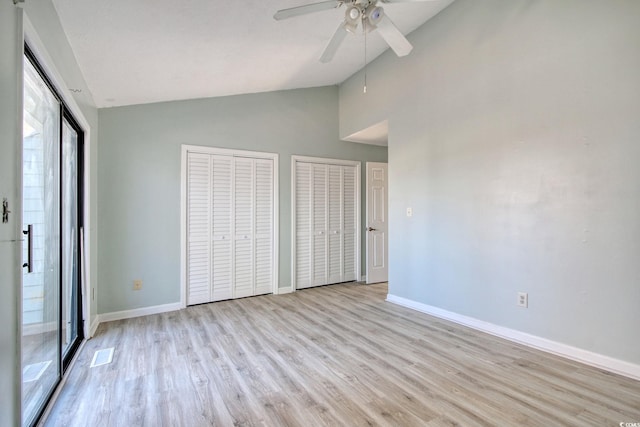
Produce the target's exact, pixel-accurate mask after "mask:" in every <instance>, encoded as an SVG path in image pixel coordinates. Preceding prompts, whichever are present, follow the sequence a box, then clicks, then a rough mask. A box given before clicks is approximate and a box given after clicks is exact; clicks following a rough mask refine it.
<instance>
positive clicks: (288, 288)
mask: <svg viewBox="0 0 640 427" xmlns="http://www.w3.org/2000/svg"><path fill="white" fill-rule="evenodd" d="M291 292H293V287H292V286H291V285H289V286H285V287H282V288H278V295H284V294H290V293H291Z"/></svg>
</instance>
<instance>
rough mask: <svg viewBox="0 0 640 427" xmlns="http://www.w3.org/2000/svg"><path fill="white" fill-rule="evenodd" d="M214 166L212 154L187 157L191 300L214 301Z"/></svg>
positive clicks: (189, 155)
mask: <svg viewBox="0 0 640 427" xmlns="http://www.w3.org/2000/svg"><path fill="white" fill-rule="evenodd" d="M211 163H212V158H211V155H209V154H198V153H189V154H188V157H187V301H188V304H201V303H204V302H210V301H211V219H212V218H211V205H212V203H211V202H212V194H211V193H212V188H213V187H212V185H211V170H212V167H211Z"/></svg>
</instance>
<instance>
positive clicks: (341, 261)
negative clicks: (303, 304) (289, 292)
mask: <svg viewBox="0 0 640 427" xmlns="http://www.w3.org/2000/svg"><path fill="white" fill-rule="evenodd" d="M295 164H296V170H295V180H296V183H295V184H296V185H295V188H296V192H295V218H294V219H295V221H296V248H295V251H296V252H295V253H296V265H295V272H294V274H295V279H296V288H297V289H302V288H308V287H311V286H320V285H326V284H331V283H340V282H347V281H352V280H356V278H357V275H356V265H357V260H356V255H357V230H356V227H357V218H356V215H357V203H358V200H357V188H356V168H355V166H344V165H333V164H322V163H306V162H296V163H295Z"/></svg>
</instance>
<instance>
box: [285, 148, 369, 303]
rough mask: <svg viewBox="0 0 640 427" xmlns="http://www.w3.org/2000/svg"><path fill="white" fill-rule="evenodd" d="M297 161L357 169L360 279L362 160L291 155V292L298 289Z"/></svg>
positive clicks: (357, 241) (357, 268)
mask: <svg viewBox="0 0 640 427" xmlns="http://www.w3.org/2000/svg"><path fill="white" fill-rule="evenodd" d="M297 163H316V164H320V165H335V166H353V167H355V169H356V172H355V181H356V182H355V187H356V197H355V198H356V200H355V207H356V248H355V264H356V280H360V278H361V276H362V272H361V262H362V260H361V252H362V240H361V234H362V233H361V226H362V218H361V215H362V213H361V201H362V195H361V191H362V189H361V187H360V186H361V178H362V177H361V162H360V161H358V160H342V159H327V158H322V157H308V156H298V155H293V156H291V292H295V291H296V290H297V283H296V270H297V259H296V253H297V247H296V234H297V229H296V213H297V208H296V169H297Z"/></svg>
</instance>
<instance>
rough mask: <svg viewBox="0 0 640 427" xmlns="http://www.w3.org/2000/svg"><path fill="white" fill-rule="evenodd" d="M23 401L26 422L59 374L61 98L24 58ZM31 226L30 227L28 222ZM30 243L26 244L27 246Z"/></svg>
mask: <svg viewBox="0 0 640 427" xmlns="http://www.w3.org/2000/svg"><path fill="white" fill-rule="evenodd" d="M24 70H25V71H24V73H25V74H24V123H23V127H24V134H23V137H24V140H23V165H22V166H23V188H22V190H23V218H24V227H25V230H26V229H28V228H30V229H31V230H32V231H31V235H27V236H26V238H25V241H26V242H27V243H26V244H25V245H24V260H25V262H26V260H27V259H28V258H29V251H31V261H30V263H31V272H29V269H27V268H25V269H24V270H23V280H22V282H23V289H22V295H23V296H22V402H23V423H24V424H25V425H30V424H32V423H33V421H34V420H35V418H36V417H37V416H38V415H39V413H40V412H41V409H42V407H43V406H44V405H45V404H46V402H47V401H48V399H49V397H50V395H51V393H52V392H53V389H54V387H55V386H56V384H57V383H58V380H59V378H60V367H61V364H60V352H59V350H58V349H59V344H58V343H59V317H60V311H59V310H60V293H59V292H60V103H59V102H58V100H57V99H56V97H55V95H54V94H53V93H52V91H51V90H50V89H49V87H48V86H47V84H46V83H45V82H44V80H43V79H42V78H41V76H40V75H39V73H38V72H37V71H36V69H35V68H34V67H33V65H32V64H31V63H30V62H29V61H28V60H26V59H25V63H24ZM29 225H31V226H32V227H28V226H29ZM29 246H30V247H29Z"/></svg>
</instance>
